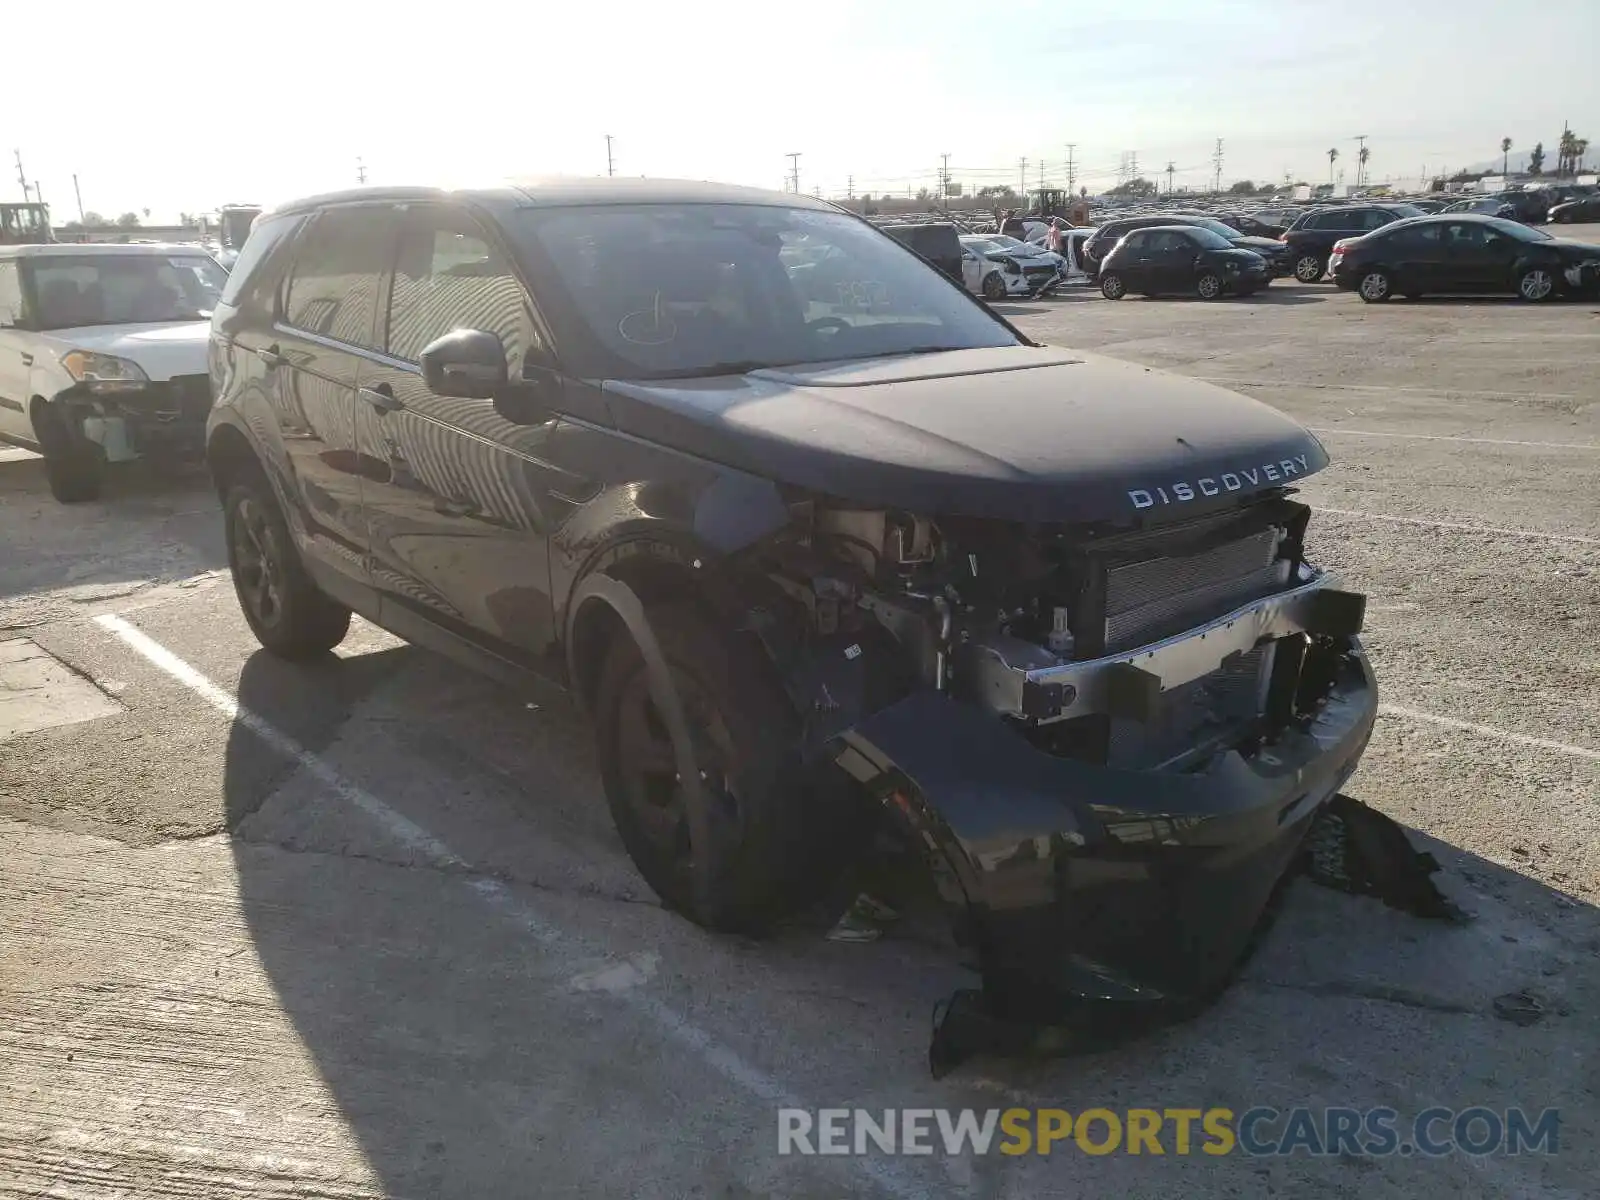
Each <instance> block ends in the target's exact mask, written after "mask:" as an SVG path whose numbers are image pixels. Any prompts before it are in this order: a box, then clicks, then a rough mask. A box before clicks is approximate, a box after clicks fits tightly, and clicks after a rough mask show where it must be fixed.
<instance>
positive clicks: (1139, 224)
mask: <svg viewBox="0 0 1600 1200" xmlns="http://www.w3.org/2000/svg"><path fill="white" fill-rule="evenodd" d="M1160 225H1193V226H1197V227H1199V228H1202V229H1207V230H1209V231H1210V232H1212V233H1214V234H1216V235H1217V236H1218V237H1220V238H1222V239H1224V240H1225V241H1227V242H1228V243H1229V244H1230V245H1232V246H1234V247H1235V248H1237V249H1240V250H1249V251H1251V252H1253V253H1255V254H1258V255H1260V256H1261V257H1262V258H1263V259H1265V260H1266V262H1267V268H1268V270H1267V275H1268V279H1269V281H1270V280H1271V279H1272V278H1273V277H1275V276H1277V275H1280V274H1287V273H1288V270H1289V256H1288V253H1287V252H1286V250H1285V248H1284V246H1283V245H1282V243H1280V242H1275V241H1272V240H1271V239H1270V238H1257V237H1250V236H1248V235H1246V234H1243V233H1240V232H1239V231H1238V230H1237V229H1234V228H1232V227H1230V226H1227V225H1224V224H1223V223H1222V222H1221V221H1217V220H1213V219H1212V218H1211V217H1206V216H1200V215H1196V214H1193V213H1147V214H1145V215H1143V216H1138V217H1122V218H1119V219H1118V220H1115V221H1107V222H1106V223H1105V224H1104V225H1101V226H1100V227H1099V228H1098V229H1096V230H1095V231H1094V232H1093V233H1092V234H1091V235H1090V237H1089V240H1088V241H1087V242H1085V243H1084V246H1083V256H1084V269H1085V271H1087V272H1088V273H1089V274H1090V275H1091V276H1092V277H1094V278H1096V279H1098V277H1099V272H1100V260H1101V258H1102V257H1103V256H1104V255H1105V254H1107V253H1108V252H1109V251H1110V250H1111V247H1113V246H1115V245H1116V244H1117V242H1118V240H1120V239H1121V238H1122V237H1123V236H1124V235H1126V234H1128V233H1131V232H1132V231H1133V230H1135V229H1152V228H1155V227H1156V226H1160Z"/></svg>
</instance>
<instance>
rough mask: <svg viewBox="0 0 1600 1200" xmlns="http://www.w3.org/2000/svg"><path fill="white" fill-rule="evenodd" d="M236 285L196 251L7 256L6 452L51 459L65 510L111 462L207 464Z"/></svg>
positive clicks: (0, 270) (132, 248)
mask: <svg viewBox="0 0 1600 1200" xmlns="http://www.w3.org/2000/svg"><path fill="white" fill-rule="evenodd" d="M227 278H228V276H227V273H226V272H225V271H224V270H223V269H222V267H221V266H219V265H218V264H217V261H216V260H215V259H213V258H212V257H211V256H210V255H208V254H206V253H205V252H204V251H203V250H199V249H197V248H196V247H193V246H158V245H128V246H122V245H67V244H60V243H56V244H48V245H40V246H0V442H9V443H10V444H12V445H14V446H23V447H25V448H27V449H29V450H36V451H38V452H39V453H40V454H42V455H44V460H45V475H46V477H47V478H48V479H49V481H50V491H51V493H52V494H53V495H54V496H55V498H56V499H57V500H60V501H62V502H63V503H70V502H72V501H75V500H92V499H94V498H95V497H96V496H98V495H99V494H100V483H101V479H102V477H103V475H104V473H105V467H106V465H107V464H108V463H119V462H127V461H130V460H133V459H136V458H151V459H165V460H172V459H184V458H194V459H199V458H200V457H201V455H202V454H203V451H204V444H205V420H206V413H207V411H208V410H209V409H210V406H211V385H210V380H209V378H208V376H207V372H206V345H207V340H208V338H209V335H210V319H211V310H212V308H213V307H214V306H215V304H216V302H217V298H218V296H219V295H220V294H221V292H222V288H223V285H224V284H225V283H226V282H227Z"/></svg>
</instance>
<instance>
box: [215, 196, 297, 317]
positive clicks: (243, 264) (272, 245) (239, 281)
mask: <svg viewBox="0 0 1600 1200" xmlns="http://www.w3.org/2000/svg"><path fill="white" fill-rule="evenodd" d="M298 224H299V222H298V220H297V219H296V218H294V217H274V218H272V219H271V220H269V221H259V220H258V221H257V222H256V223H255V226H254V229H253V232H254V233H255V238H254V240H252V241H247V242H246V243H245V246H244V249H243V250H241V251H240V252H239V257H238V259H237V260H236V261H235V262H234V264H233V269H232V270H231V271H229V272H228V282H227V283H226V284H225V285H223V288H222V298H221V302H222V303H223V304H226V305H229V306H230V307H237V306H238V305H240V304H241V303H242V300H241V297H242V296H244V295H245V293H246V291H247V289H248V291H249V292H250V293H252V294H256V293H258V292H259V288H258V286H257V281H256V280H255V278H254V277H255V276H256V275H257V273H258V272H260V271H261V269H262V263H263V262H264V261H265V260H266V258H267V256H268V255H269V254H270V253H271V252H272V251H273V250H275V249H277V247H278V246H280V245H281V244H282V243H283V239H284V236H285V235H286V234H288V233H289V232H290V231H291V230H293V229H294V228H295V227H296V226H297V225H298Z"/></svg>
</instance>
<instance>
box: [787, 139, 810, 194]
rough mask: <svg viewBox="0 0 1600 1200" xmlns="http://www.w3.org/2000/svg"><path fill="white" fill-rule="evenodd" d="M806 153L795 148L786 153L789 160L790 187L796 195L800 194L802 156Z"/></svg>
mask: <svg viewBox="0 0 1600 1200" xmlns="http://www.w3.org/2000/svg"><path fill="white" fill-rule="evenodd" d="M804 153H805V151H803V150H794V151H791V152H790V153H788V154H785V155H784V157H785V158H787V159H788V160H789V187H790V188H791V189H792V190H793V191H794V194H795V195H796V196H798V195H799V194H800V156H801V155H802V154H804Z"/></svg>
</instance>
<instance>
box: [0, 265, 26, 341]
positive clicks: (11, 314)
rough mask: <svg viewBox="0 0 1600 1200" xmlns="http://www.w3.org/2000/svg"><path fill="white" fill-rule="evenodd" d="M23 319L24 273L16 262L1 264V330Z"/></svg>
mask: <svg viewBox="0 0 1600 1200" xmlns="http://www.w3.org/2000/svg"><path fill="white" fill-rule="evenodd" d="M21 319H22V272H21V271H20V270H19V269H18V267H17V264H16V263H15V262H0V328H6V327H8V326H12V325H15V324H16V323H17V322H18V321H19V320H21Z"/></svg>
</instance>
